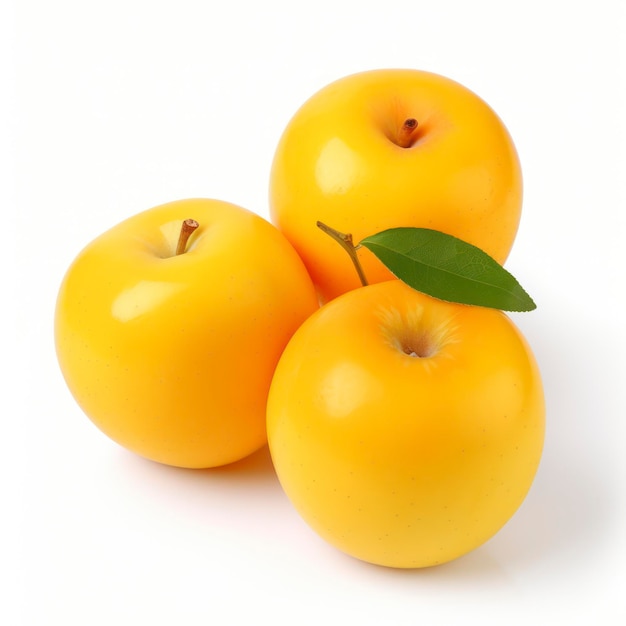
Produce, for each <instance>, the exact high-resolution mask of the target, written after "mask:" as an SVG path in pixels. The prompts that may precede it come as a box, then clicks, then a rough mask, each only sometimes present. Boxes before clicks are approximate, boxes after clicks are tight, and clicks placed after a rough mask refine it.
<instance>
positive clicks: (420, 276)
mask: <svg viewBox="0 0 626 626" xmlns="http://www.w3.org/2000/svg"><path fill="white" fill-rule="evenodd" d="M359 245H361V246H364V247H365V248H367V249H368V250H370V251H371V252H373V253H374V254H375V255H376V256H377V257H378V258H379V259H380V260H381V261H382V262H383V263H384V265H386V267H387V268H388V269H389V270H390V271H391V272H392V274H394V275H395V276H396V277H397V278H399V279H401V280H403V281H404V282H405V283H407V284H408V285H409V286H411V287H413V288H414V289H416V290H418V291H421V292H423V293H425V294H428V295H430V296H433V297H434V298H439V299H440V300H447V301H449V302H458V303H461V304H471V305H476V306H484V307H490V308H494V309H501V310H502V311H532V310H533V309H535V308H536V305H535V303H534V302H533V300H532V298H531V297H530V296H529V295H528V294H527V293H526V291H524V289H523V288H522V286H521V285H520V284H519V283H518V282H517V280H516V279H515V278H514V277H513V276H512V275H511V274H510V273H509V272H508V271H507V270H505V269H504V268H503V267H502V266H501V265H500V264H499V263H498V262H497V261H495V260H494V259H493V258H492V257H490V256H489V255H488V254H487V253H485V252H483V251H482V250H481V249H480V248H477V247H476V246H473V245H471V244H469V243H467V242H465V241H462V240H461V239H458V238H457V237H453V236H451V235H447V234H445V233H442V232H439V231H436V230H431V229H428V228H391V229H389V230H384V231H382V232H380V233H377V234H375V235H371V236H370V237H366V238H365V239H363V240H362V241H361V242H360V244H359Z"/></svg>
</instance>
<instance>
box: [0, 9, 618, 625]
mask: <svg viewBox="0 0 626 626" xmlns="http://www.w3.org/2000/svg"><path fill="white" fill-rule="evenodd" d="M624 6H626V4H625V3H623V2H621V0H615V1H613V2H611V1H608V0H594V1H593V2H591V1H590V2H585V1H583V0H578V1H565V0H564V1H562V2H557V1H551V0H539V1H535V2H533V1H528V0H526V1H525V2H514V3H513V2H501V1H498V0H493V1H486V0H472V1H471V2H466V1H464V0H459V1H458V2H453V1H451V0H443V1H438V2H423V1H420V0H411V1H406V2H402V1H398V0H385V1H384V2H381V1H376V2H369V1H367V0H362V1H361V2H358V3H352V2H341V1H340V0H330V1H329V0H317V1H316V2H304V3H298V2H294V3H291V4H289V3H286V2H283V1H282V0H280V1H279V0H276V1H275V0H265V1H264V2H257V3H253V2H251V1H250V2H241V1H238V0H229V1H228V2H226V1H224V2H212V1H211V0H171V1H169V0H145V1H142V0H108V1H107V2H97V1H91V2H90V1H85V0H54V2H50V1H49V0H19V1H18V2H15V3H14V4H13V5H11V4H10V3H9V4H7V3H5V2H3V3H2V4H1V7H2V8H1V13H0V30H1V32H0V63H1V64H2V65H1V70H2V75H1V77H0V80H1V83H0V88H1V92H0V93H1V98H0V100H1V102H0V107H1V108H0V131H1V135H0V144H1V150H2V152H1V153H0V156H1V158H2V161H1V162H0V182H1V186H0V191H1V194H2V196H1V197H0V206H1V211H2V221H1V222H0V223H1V224H2V225H3V226H4V235H3V237H2V241H3V244H2V246H0V249H1V253H2V259H1V261H2V264H1V267H2V282H3V287H2V294H3V295H2V301H3V306H2V316H3V317H2V321H3V323H2V324H1V328H2V333H3V337H2V344H1V345H2V349H1V354H2V359H3V365H4V368H3V371H4V374H3V375H2V381H3V382H2V388H3V390H2V395H3V398H4V399H5V404H4V407H3V410H2V421H1V429H2V430H1V432H2V436H1V438H0V440H1V445H2V452H1V458H2V468H1V469H2V472H1V476H2V492H1V496H0V497H1V499H2V504H3V506H2V510H3V513H2V515H1V520H0V529H1V534H0V536H1V539H2V555H1V558H0V568H1V573H2V577H3V580H2V582H1V583H0V588H1V589H2V600H1V601H0V623H3V624H7V625H15V624H27V625H29V626H31V625H32V626H35V625H36V626H42V625H47V624H64V625H67V626H74V625H81V626H83V625H89V626H96V625H101V624H102V625H110V624H121V625H124V626H125V625H131V624H132V625H136V624H159V625H160V624H185V625H186V626H193V625H195V624H225V625H230V624H235V625H239V624H250V623H255V622H257V621H259V620H267V621H268V623H274V624H280V625H283V624H285V625H287V624H289V625H291V624H305V625H306V624H320V623H323V624H359V625H364V624H426V625H439V624H443V625H448V624H451V625H456V624H488V625H489V624H507V625H516V624H529V623H532V624H540V625H543V624H554V623H562V624H568V625H572V624H603V625H612V624H624V623H626V621H622V620H626V598H625V595H626V594H625V592H626V561H625V557H626V542H625V537H626V530H625V528H626V515H625V513H626V511H625V492H626V456H625V446H626V427H625V422H626V401H625V391H624V389H625V387H626V356H625V354H626V332H625V330H624V328H625V322H624V296H623V292H624V287H625V285H624V283H625V281H624V270H625V269H626V263H625V261H624V244H623V238H624V233H625V231H626V228H625V227H626V219H625V217H624V215H625V213H626V193H625V184H624V180H625V179H626V158H625V152H624V142H625V141H626V133H625V123H624V118H625V117H626V98H625V88H624V81H625V77H626V59H625V55H624V51H625V48H624V45H623V44H622V43H620V39H622V40H624V39H626V17H625V13H624ZM379 67H381V68H382V67H415V68H421V69H427V70H432V71H435V72H439V73H442V74H445V75H447V76H449V77H451V78H454V79H456V80H458V81H460V82H462V83H464V84H465V85H467V86H468V87H470V88H471V89H473V90H474V91H476V92H477V93H478V94H480V95H481V96H482V97H483V98H484V99H485V100H487V101H488V102H489V103H490V104H491V105H492V106H493V107H494V108H495V109H496V111H497V112H498V113H499V114H500V116H501V117H502V118H503V119H504V121H505V123H506V124H507V126H508V128H509V130H510V131H511V134H512V135H513V137H514V139H515V141H516V144H517V146H518V149H519V154H520V158H521V160H522V164H523V169H524V176H525V201H524V213H523V218H522V223H521V227H520V231H519V234H518V238H517V240H516V244H515V248H514V251H513V253H512V255H511V256H510V258H509V260H508V261H507V267H508V268H509V269H510V270H511V271H512V272H513V273H514V274H515V275H516V276H517V277H518V278H519V279H520V282H522V284H524V286H525V287H526V288H527V289H528V291H529V292H530V293H531V294H532V295H533V297H534V298H535V300H536V302H537V303H538V309H537V310H536V311H534V312H533V313H530V314H525V315H522V314H518V315H515V316H514V319H515V321H516V322H517V323H518V325H519V326H520V328H521V329H522V330H523V332H524V333H525V335H526V336H527V338H528V340H529V341H530V343H531V345H532V346H533V349H534V351H535V353H536V356H537V358H538V360H539V363H540V366H541V369H542V372H543V378H544V384H545V389H546V396H547V407H548V415H547V438H546V446H545V452H544V457H543V460H542V464H541V467H540V470H539V473H538V476H537V479H536V481H535V484H534V486H533V488H532V490H531V492H530V494H529V496H528V498H527V500H526V501H525V503H524V505H523V506H522V508H521V509H520V510H519V511H518V513H517V514H516V515H515V517H514V518H513V519H512V520H511V521H510V522H509V523H508V524H507V526H506V527H505V528H504V529H503V530H502V531H501V532H500V533H499V534H498V535H497V536H496V537H495V538H493V539H492V540H491V541H489V542H488V543H487V544H485V545H484V546H483V547H481V548H480V549H478V550H476V551H475V552H473V553H471V554H470V555H468V556H466V557H464V558H461V559H459V560H457V561H455V562H453V563H450V564H448V565H444V566H441V567H439V568H433V569H427V570H418V571H396V570H389V569H385V568H379V567H373V566H370V565H366V564H364V563H360V562H357V561H355V560H353V559H351V558H349V557H347V556H344V555H343V554H341V553H338V552H337V551H336V550H334V549H333V548H331V547H330V546H328V545H327V544H325V543H323V542H322V540H321V539H319V538H318V537H317V536H316V535H314V534H313V532H312V531H310V530H309V528H308V527H307V526H306V525H305V524H304V522H302V521H301V519H300V518H299V517H298V515H297V514H296V513H295V511H294V510H293V509H292V508H291V505H290V504H289V502H288V501H287V499H286V497H285V496H284V495H283V493H282V492H281V490H280V487H279V485H278V483H277V480H276V477H275V475H274V473H273V470H272V467H271V462H270V460H269V456H268V454H267V451H266V450H264V451H262V452H261V453H259V454H256V455H254V456H253V457H251V458H249V459H247V460H245V461H244V462H241V463H239V464H237V465H235V466H233V467H229V468H223V469H218V470H212V471H195V472H194V471H186V470H179V469H173V468H167V467H164V466H159V465H156V464H154V463H150V462H147V461H144V460H142V459H140V458H137V457H135V456H134V455H132V454H130V453H128V452H126V451H125V450H123V449H121V448H120V447H119V446H117V445H116V444H114V443H112V442H111V441H109V440H108V439H107V438H106V437H104V435H102V434H101V433H100V432H99V431H97V430H96V428H95V427H94V426H92V424H91V423H90V422H89V421H88V420H87V419H86V418H85V417H84V416H83V415H82V413H81V411H80V410H79V409H78V407H77V406H76V405H75V403H74V401H73V399H72V398H71V396H70V395H69V392H68V391H67V389H66V387H65V385H64V382H63V380H62V378H61V375H60V372H59V370H58V368H57V364H56V359H55V355H54V347H53V335H52V320H53V308H54V300H55V297H56V291H57V289H58V285H59V282H60V280H61V278H62V275H63V273H64V272H65V270H66V268H67V266H68V265H69V264H70V262H71V260H72V259H73V257H74V256H75V254H76V253H77V252H78V250H79V249H80V248H82V247H83V245H85V244H86V243H87V242H88V241H90V240H91V239H92V238H93V237H95V236H96V235H98V234H99V233H100V232H101V231H103V230H105V229H106V228H108V227H110V226H112V225H113V224H115V223H117V222H118V221H120V220H121V219H123V218H125V217H128V216H129V215H131V214H133V213H136V212H138V211H140V210H143V209H146V208H149V207H151V206H154V205H156V204H161V203H163V202H166V201H169V200H174V199H179V198H184V197H190V196H209V197H215V198H220V199H223V200H228V201H231V202H234V203H237V204H240V205H243V206H245V207H247V208H249V209H252V210H254V211H257V212H258V213H260V214H261V215H264V216H267V186H268V174H269V168H270V163H271V159H272V155H273V151H274V148H275V145H276V142H277V141H278V137H279V135H280V133H281V131H282V129H283V128H284V126H285V125H286V123H287V121H288V119H289V118H290V117H291V115H292V114H293V113H294V112H295V110H296V109H297V107H298V106H299V105H300V104H301V103H302V102H303V101H304V100H305V99H306V98H308V97H309V96H310V95H312V93H314V92H315V91H317V90H318V89H319V88H321V87H322V86H324V85H325V84H327V83H328V82H331V81H332V80H334V79H336V78H339V77H341V76H343V75H345V74H349V73H352V72H355V71H359V70H365V69H372V68H379ZM4 613H6V618H5V616H4V615H3V614H4ZM557 620H558V621H557Z"/></svg>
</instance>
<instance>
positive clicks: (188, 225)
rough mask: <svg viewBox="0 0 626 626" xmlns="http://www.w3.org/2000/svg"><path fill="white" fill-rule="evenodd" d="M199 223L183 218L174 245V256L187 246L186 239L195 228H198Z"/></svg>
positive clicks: (183, 250)
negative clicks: (176, 242)
mask: <svg viewBox="0 0 626 626" xmlns="http://www.w3.org/2000/svg"><path fill="white" fill-rule="evenodd" d="M198 226H200V224H198V222H196V220H192V219H189V220H185V221H184V222H183V225H182V226H181V227H180V236H179V237H178V244H177V246H176V256H178V255H179V254H183V253H184V252H185V248H186V247H187V241H188V240H189V237H190V236H191V233H193V231H194V230H196V228H198Z"/></svg>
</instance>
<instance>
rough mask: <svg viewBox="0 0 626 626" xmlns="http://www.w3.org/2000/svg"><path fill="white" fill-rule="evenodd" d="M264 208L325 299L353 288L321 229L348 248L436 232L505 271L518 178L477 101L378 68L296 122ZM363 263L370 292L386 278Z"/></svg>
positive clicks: (421, 76)
mask: <svg viewBox="0 0 626 626" xmlns="http://www.w3.org/2000/svg"><path fill="white" fill-rule="evenodd" d="M269 198H270V210H271V219H272V222H273V223H274V224H276V225H277V226H278V228H279V229H280V230H281V231H282V232H283V233H284V234H285V235H286V237H287V238H288V239H289V241H291V243H292V244H293V245H294V247H295V248H296V250H297V251H298V253H299V254H300V256H301V257H302V259H303V260H304V262H305V264H306V266H307V268H308V270H309V273H310V274H311V276H312V278H313V281H314V282H315V284H316V285H317V288H318V289H319V292H320V295H321V298H322V299H323V300H329V299H332V298H333V297H335V296H337V295H339V294H341V293H344V292H345V291H348V290H350V289H354V288H356V287H358V286H360V283H359V281H358V279H357V277H356V276H355V275H354V272H353V269H352V267H351V265H350V262H349V260H348V259H347V258H346V257H345V255H343V253H342V252H341V250H339V248H338V247H337V246H336V245H335V244H334V243H333V242H332V241H331V240H330V239H329V238H328V237H326V236H325V235H324V233H322V232H320V231H319V229H317V228H316V222H317V221H321V222H324V223H326V224H328V225H330V226H332V227H334V228H336V229H338V230H339V231H342V232H345V233H351V234H352V235H353V238H354V241H355V243H358V241H360V240H361V239H362V238H364V237H366V236H369V235H373V234H374V233H377V232H380V231H382V230H385V229H387V228H393V227H400V226H401V227H406V226H415V227H424V228H431V229H434V230H440V231H443V232H445V233H448V234H450V235H454V236H456V237H458V238H460V239H463V240H464V241H467V242H469V243H471V244H473V245H475V246H478V247H479V248H481V249H482V250H484V251H485V252H487V253H488V254H489V255H490V256H492V257H493V258H494V259H495V260H496V261H498V262H499V263H504V261H505V259H506V258H507V256H508V253H509V251H510V249H511V246H512V244H513V241H514V239H515V236H516V233H517V228H518V225H519V219H520V213H521V205H522V175H521V169H520V163H519V159H518V155H517V152H516V149H515V146H514V144H513V141H512V139H511V136H510V134H509V132H508V131H507V129H506V128H505V126H504V124H503V122H502V120H501V119H500V118H499V117H498V116H497V115H496V113H495V112H494V111H493V110H492V108H491V107H489V106H488V105H487V104H486V103H485V102H484V101H483V100H482V99H481V98H479V97H478V96H477V95H476V94H475V93H473V92H472V91H470V90H469V89H467V88H466V87H464V86H462V85H460V84H459V83H458V82H455V81H453V80H450V79H448V78H446V77H443V76H439V75H437V74H433V73H429V72H423V71H419V70H408V69H390V70H373V71H368V72H361V73H358V74H354V75H351V76H347V77H344V78H342V79H340V80H338V81H336V82H334V83H332V84H330V85H327V86H326V87H324V88H323V89H321V90H320V91H318V92H317V93H316V94H314V95H313V96H312V97H311V98H310V99H309V100H308V101H307V102H305V103H304V104H303V105H302V107H301V108H300V109H299V110H298V111H297V112H296V113H295V115H294V116H293V118H292V119H291V120H290V121H289V123H288V125H287V127H286V128H285V130H284V132H283V134H282V136H281V138H280V141H279V143H278V146H277V148H276V152H275V155H274V160H273V164H272V169H271V177H270V190H269ZM360 255H361V257H362V259H361V262H362V265H363V266H364V270H365V273H366V274H367V276H368V279H369V280H370V282H373V283H375V282H380V281H382V280H388V279H389V278H390V277H391V275H390V274H389V271H388V270H387V269H386V268H384V267H383V266H382V264H381V263H380V262H379V261H378V260H377V259H375V258H374V257H373V255H371V254H370V253H369V252H368V251H367V250H361V251H360Z"/></svg>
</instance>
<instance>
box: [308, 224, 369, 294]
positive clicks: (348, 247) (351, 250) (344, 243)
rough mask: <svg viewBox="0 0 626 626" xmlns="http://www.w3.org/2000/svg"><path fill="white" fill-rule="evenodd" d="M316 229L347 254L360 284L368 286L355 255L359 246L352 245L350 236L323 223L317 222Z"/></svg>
mask: <svg viewBox="0 0 626 626" xmlns="http://www.w3.org/2000/svg"><path fill="white" fill-rule="evenodd" d="M317 227H318V228H319V229H320V230H321V231H323V232H325V233H326V234H327V235H330V236H331V237H332V238H333V239H334V240H335V241H336V242H337V243H339V245H340V246H341V247H342V248H343V249H344V250H345V251H346V252H347V253H348V256H349V257H350V260H351V261H352V264H353V265H354V268H355V269H356V273H357V274H358V275H359V279H360V281H361V284H362V285H363V286H364V287H365V286H366V285H367V284H368V282H367V277H366V276H365V272H364V271H363V267H362V266H361V262H360V261H359V257H358V255H357V253H356V251H357V250H358V249H359V248H360V247H361V246H359V245H357V246H355V245H354V242H353V241H352V235H351V234H350V233H342V232H340V231H338V230H337V229H335V228H333V227H332V226H328V225H327V224H324V222H319V221H318V222H317Z"/></svg>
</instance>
